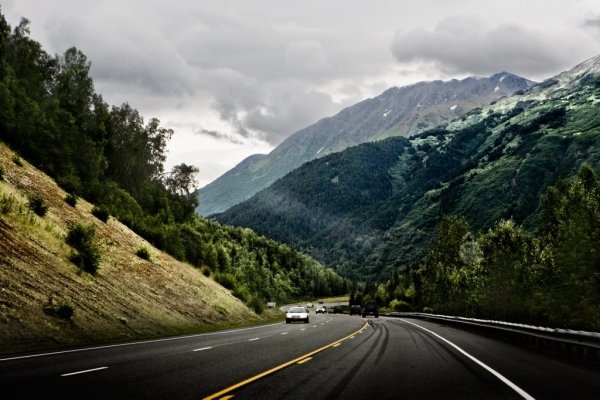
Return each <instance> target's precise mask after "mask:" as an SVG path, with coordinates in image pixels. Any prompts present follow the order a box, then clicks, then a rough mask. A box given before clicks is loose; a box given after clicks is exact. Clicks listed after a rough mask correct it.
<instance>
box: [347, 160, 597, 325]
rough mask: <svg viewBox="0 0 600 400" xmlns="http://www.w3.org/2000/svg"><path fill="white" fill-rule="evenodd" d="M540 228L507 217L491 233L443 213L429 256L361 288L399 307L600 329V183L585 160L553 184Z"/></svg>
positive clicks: (360, 293) (359, 292)
mask: <svg viewBox="0 0 600 400" xmlns="http://www.w3.org/2000/svg"><path fill="white" fill-rule="evenodd" d="M540 208H541V210H540V217H539V219H540V221H539V228H538V229H537V231H536V232H535V233H531V232H527V231H526V230H524V229H523V228H522V227H521V226H519V225H518V224H516V223H515V222H514V221H512V220H510V219H509V220H502V221H500V222H498V223H497V224H496V225H495V226H494V227H493V228H491V229H489V230H488V231H487V232H483V233H476V232H472V231H470V229H469V226H468V224H467V222H466V220H465V219H464V218H462V217H460V216H445V217H444V218H443V219H442V221H441V222H440V224H439V225H438V228H437V234H436V238H435V240H434V241H433V244H432V245H431V247H430V248H429V251H428V254H427V257H426V259H425V260H424V262H423V263H422V264H421V265H420V266H419V267H418V268H414V269H409V270H406V271H402V272H395V273H394V274H392V276H391V277H390V278H389V279H387V280H386V281H385V282H382V283H379V284H371V285H367V287H366V288H362V289H361V288H359V289H358V290H357V291H356V295H355V297H359V296H360V297H363V296H369V297H370V298H375V299H376V300H377V301H378V302H379V303H380V304H382V305H388V306H389V307H390V308H392V309H396V310H399V311H408V310H421V311H428V312H436V313H442V314H454V315H461V316H469V317H481V318H489V319H499V320H506V321H513V322H523V323H533V324H541V325H546V326H554V327H568V328H573V329H587V330H593V331H598V330H600V252H599V251H598V243H599V240H600V181H598V180H597V179H596V176H595V174H594V172H593V170H592V168H590V167H589V166H587V165H584V166H583V167H581V169H580V170H579V173H578V174H577V175H576V176H575V177H574V178H572V179H570V180H561V181H559V182H558V183H557V184H556V185H555V186H552V187H550V188H549V189H548V190H547V191H546V193H545V194H544V196H543V197H542V199H541V202H540Z"/></svg>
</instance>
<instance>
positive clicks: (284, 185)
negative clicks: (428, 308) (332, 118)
mask: <svg viewBox="0 0 600 400" xmlns="http://www.w3.org/2000/svg"><path fill="white" fill-rule="evenodd" d="M598 62H600V61H598ZM561 79H562V81H561V82H560V84H557V83H554V84H552V82H558V81H557V80H556V79H555V80H550V81H549V82H544V83H542V84H540V85H537V86H534V87H532V88H531V89H529V90H528V91H526V92H520V93H517V94H516V95H515V96H512V97H507V98H504V99H501V100H498V102H497V104H492V105H490V106H489V107H487V108H484V109H478V110H473V111H471V112H469V113H467V114H465V115H464V116H463V117H462V118H460V119H458V120H455V121H453V122H451V123H448V124H446V125H442V126H439V127H438V128H436V129H430V130H427V131H425V132H422V133H420V134H418V135H415V136H412V137H410V138H390V139H387V140H384V141H379V142H374V143H367V144H363V145H360V146H356V147H354V148H350V149H347V150H344V151H342V152H339V153H334V154H330V155H327V156H325V157H323V158H321V159H317V160H314V161H311V162H309V163H306V164H304V165H303V166H301V167H299V168H298V169H296V170H294V171H292V172H291V173H289V174H288V175H286V176H285V177H283V178H281V179H280V180H279V181H277V182H275V183H274V184H273V185H271V186H270V187H269V188H267V189H265V190H263V191H262V192H260V193H258V194H256V195H255V196H254V197H252V198H251V199H249V200H247V201H245V202H243V203H241V204H238V205H236V206H234V207H232V208H231V209H229V210H227V211H226V212H224V213H222V214H220V215H217V216H216V219H217V220H218V221H220V222H222V223H227V224H232V225H236V226H246V227H249V228H251V229H253V230H255V231H256V232H258V233H260V234H264V235H267V236H269V237H272V238H274V239H276V240H279V241H282V242H284V243H288V244H290V245H293V246H295V247H298V248H300V249H302V250H303V251H305V252H307V253H308V254H311V255H312V256H313V257H315V258H316V259H317V260H319V261H321V262H324V263H326V264H327V265H330V266H332V267H334V268H335V269H336V270H337V271H338V273H340V274H342V275H344V276H349V277H353V278H356V279H359V280H365V281H368V280H370V281H377V280H379V279H380V277H381V276H388V275H389V274H390V273H391V272H393V271H394V270H397V269H406V268H414V267H416V266H417V265H418V264H419V263H421V262H422V260H423V259H424V258H425V257H426V255H427V249H428V248H429V246H430V245H431V243H432V241H433V238H434V236H435V235H434V232H435V227H436V226H437V225H438V224H439V222H440V220H441V218H442V217H443V216H444V215H460V216H462V217H464V218H465V219H466V221H467V222H468V223H469V225H470V226H471V228H472V229H473V230H474V231H475V232H480V231H485V230H487V229H489V228H492V227H494V226H495V225H496V224H497V223H498V221H500V220H502V219H513V220H514V221H515V222H516V223H518V224H522V225H523V227H524V228H525V229H526V230H527V231H531V232H535V231H536V230H537V229H538V225H539V217H540V207H539V202H540V196H541V195H542V194H543V193H544V192H545V190H546V189H547V188H548V187H549V186H550V185H554V184H555V183H556V182H557V181H558V180H559V179H561V178H566V177H570V176H574V175H575V174H577V171H578V169H579V168H580V167H581V165H583V164H584V163H587V164H589V165H590V166H591V167H592V168H593V169H594V170H595V171H600V152H599V149H600V114H599V113H598V112H597V110H598V106H597V100H596V99H598V98H600V85H599V84H598V83H599V82H600V80H599V79H598V76H597V73H596V70H595V69H593V68H588V69H586V68H581V69H578V70H577V72H576V73H565V76H562V77H561Z"/></svg>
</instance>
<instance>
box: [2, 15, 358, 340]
mask: <svg viewBox="0 0 600 400" xmlns="http://www.w3.org/2000/svg"><path fill="white" fill-rule="evenodd" d="M90 66H91V63H90V61H88V60H87V58H86V56H85V55H84V54H83V52H82V51H80V50H78V49H76V48H70V49H68V50H67V51H66V52H65V53H64V54H63V55H61V56H51V55H49V54H48V53H46V52H45V51H44V49H43V48H42V46H41V45H40V44H39V43H38V42H36V41H35V40H33V39H31V38H30V37H29V23H28V21H27V20H22V21H21V23H20V24H19V25H18V26H16V27H15V28H14V29H13V28H11V27H10V26H9V25H8V24H7V23H6V20H5V19H4V17H3V16H2V15H0V146H1V149H2V152H1V153H2V154H1V155H2V157H1V158H0V189H1V190H0V226H1V232H0V233H1V236H0V238H1V240H0V246H2V247H1V251H0V265H1V266H2V267H3V268H0V282H2V290H1V291H0V329H4V328H6V329H9V330H10V333H7V335H6V336H4V335H2V337H3V338H5V337H6V338H10V340H17V339H18V337H19V336H22V337H23V338H25V339H24V341H25V342H24V343H29V342H27V340H28V339H27V338H32V337H35V335H38V334H39V335H46V336H45V339H44V340H52V339H51V337H52V335H54V333H53V332H54V331H53V330H54V329H55V328H56V329H57V330H60V329H61V328H60V327H61V326H62V325H55V324H53V323H52V322H48V321H55V320H52V319H44V318H45V317H44V318H40V314H41V313H43V310H42V308H43V305H44V302H47V301H49V300H52V301H59V300H61V299H62V300H65V310H68V309H72V307H70V306H69V304H71V302H70V301H67V300H68V299H71V300H73V302H74V304H73V305H74V306H75V314H74V317H73V318H78V312H77V309H80V310H82V311H81V315H82V317H81V318H83V319H84V320H85V321H79V322H77V320H76V322H77V325H76V327H77V329H81V330H82V332H83V333H82V340H84V339H85V338H88V339H90V338H97V339H106V338H108V337H111V338H112V339H115V338H116V337H115V336H114V335H120V334H121V333H120V332H121V325H119V324H123V323H124V322H119V318H121V315H122V314H127V313H126V311H125V310H127V309H128V308H130V309H131V310H133V311H131V312H132V313H135V312H137V311H135V310H138V309H137V307H140V309H139V310H138V311H139V313H140V319H138V317H135V318H134V317H128V316H127V315H128V314H127V315H125V316H123V318H124V321H128V320H129V321H130V320H133V319H135V320H136V321H138V322H141V321H142V320H143V319H144V318H148V322H147V324H148V325H153V324H154V325H156V326H155V327H154V328H148V329H146V328H145V327H144V325H143V324H141V325H137V326H138V327H135V326H133V327H132V328H131V329H133V330H132V331H131V332H133V333H134V335H133V336H136V337H141V336H143V335H159V334H167V333H169V332H176V331H178V330H185V329H188V328H190V329H197V328H198V327H199V326H206V325H211V324H213V323H216V322H223V321H225V320H228V319H231V320H239V319H244V318H246V317H248V316H252V311H250V310H249V309H247V308H246V307H245V306H244V304H243V303H245V305H247V306H249V307H251V308H252V310H253V311H255V312H256V313H260V312H261V311H262V310H263V308H264V306H265V304H266V302H267V301H277V302H283V301H291V300H293V299H296V298H298V297H300V296H313V295H314V296H326V295H333V294H340V293H344V292H346V291H347V287H346V285H347V283H346V281H345V280H344V279H342V278H341V277H340V276H338V275H337V274H336V273H335V272H334V271H333V270H331V269H329V268H325V266H323V265H322V264H320V263H318V262H317V261H315V260H314V259H312V258H311V257H309V256H306V255H304V254H302V253H300V252H298V251H297V250H295V249H293V248H290V247H289V246H287V245H284V244H281V243H277V242H275V241H273V240H271V239H268V238H265V237H263V236H259V235H257V234H255V233H254V232H252V231H251V230H249V229H242V228H233V227H225V226H221V225H219V224H217V223H215V222H211V221H207V220H205V219H202V218H200V217H198V216H197V215H196V214H195V213H194V208H195V206H196V205H197V202H196V200H195V197H193V196H191V195H190V192H191V191H193V185H192V184H191V182H193V181H194V168H193V167H191V166H187V165H185V164H181V165H179V166H176V167H175V168H174V169H173V170H172V171H165V169H164V162H165V159H166V145H167V142H168V140H169V139H170V138H171V136H172V135H173V134H175V133H174V132H173V131H172V130H170V129H167V128H164V127H162V126H161V125H160V121H158V120H157V119H155V118H152V119H150V120H147V121H145V120H144V118H143V117H142V116H141V115H140V114H139V112H138V111H137V110H135V108H133V107H132V106H130V105H129V104H127V103H125V104H122V105H121V106H112V107H111V106H109V105H108V104H107V103H106V102H104V100H103V99H102V96H101V95H100V94H98V93H97V92H96V91H95V89H94V83H93V81H92V78H91V77H90V76H89V71H90ZM34 167H35V168H34ZM42 172H43V173H42ZM3 180H4V181H3ZM2 181H3V182H2ZM81 199H85V201H83V200H81ZM91 204H94V206H92V205H91ZM73 207H74V208H73ZM46 212H47V215H46ZM90 212H92V213H93V215H94V217H91V216H90ZM38 213H39V214H38ZM57 214H58V215H57ZM98 221H103V222H98ZM117 221H119V222H120V223H118V222H117ZM121 223H122V224H123V225H121ZM113 227H114V229H112V228H113ZM46 229H47V230H48V232H44V230H46ZM123 232H127V233H128V235H130V236H128V235H126V236H123V235H122V233H123ZM132 232H135V233H136V234H137V235H139V236H136V235H134V234H133V233H132ZM94 237H97V238H99V241H98V242H96V241H94V240H93V238H94ZM142 238H143V239H144V240H146V241H147V245H143V243H144V241H143V240H142ZM123 246H124V247H123ZM151 246H153V247H151ZM161 252H164V253H166V254H169V255H170V256H172V257H173V258H174V259H170V261H169V265H175V266H170V267H168V268H167V267H164V268H163V264H162V262H163V260H167V259H169V257H168V256H167V255H166V254H162V253H161ZM138 253H139V254H138ZM143 260H146V261H148V262H145V261H143ZM175 260H178V261H180V262H186V263H187V266H185V265H184V264H182V263H180V262H176V261H175ZM159 264H160V265H159ZM4 266H6V268H4ZM184 268H187V269H188V270H189V271H188V270H186V271H183V270H182V269H184ZM130 269H133V270H134V271H133V272H131V271H130ZM202 275H204V276H202ZM180 276H182V277H183V278H181V279H184V278H185V279H184V280H185V282H184V281H182V280H181V279H180ZM186 277H188V278H189V279H188V278H186ZM206 277H210V278H211V279H213V280H214V281H216V282H218V283H219V284H221V285H222V286H224V287H225V288H226V289H228V290H229V291H230V292H231V294H232V295H233V296H235V297H237V298H238V299H239V300H241V301H242V302H241V303H240V302H238V301H237V300H235V299H234V298H233V297H232V296H231V295H230V294H228V293H227V291H225V290H223V289H222V288H220V287H219V286H218V285H217V284H216V283H214V282H210V281H209V280H207V278H206ZM32 280H35V282H33V283H32V282H31V281H32ZM120 280H121V281H120ZM138 281H139V282H138ZM61 282H63V283H65V284H67V283H68V288H67V287H65V288H64V291H63V290H62V289H61V286H60V285H61ZM203 287H207V288H212V289H210V290H208V289H207V291H206V296H200V297H196V291H197V290H198V291H202V290H203ZM7 288H8V289H7ZM211 291H215V293H217V291H218V293H217V294H215V295H214V296H213V297H214V299H213V298H212V297H210V296H211V294H210V293H211ZM142 292H143V293H145V294H141V295H142V296H146V297H144V298H140V299H138V298H137V297H136V296H137V295H138V293H142ZM88 295H89V296H91V297H86V296H88ZM94 296H96V297H94ZM101 296H106V297H110V299H108V298H105V297H101ZM50 297H52V299H50ZM166 297H169V298H166ZM209 297H210V299H209ZM187 298H189V302H191V303H193V304H192V305H190V306H189V307H188V305H187V303H186V302H187V301H188V300H186V299H187ZM62 300H61V301H62ZM138 300H139V304H135V303H136V301H138ZM213 300H214V301H213ZM52 301H50V303H49V307H50V311H51V314H54V311H53V310H54V307H55V306H56V307H59V308H60V306H61V305H60V304H54V303H53V302H52ZM95 301H102V302H103V303H105V304H104V305H106V306H107V307H108V309H107V310H106V311H103V310H102V309H101V308H102V307H103V305H99V306H94V305H93V304H94V302H95ZM152 302H156V303H157V305H156V307H155V308H156V310H152V309H151V308H152V307H150V304H151V303H152ZM230 302H231V303H232V304H233V305H232V306H230V305H229V303H230ZM200 303H201V304H200ZM178 305H181V308H178ZM196 305H197V306H198V307H196V308H195V309H194V310H192V311H190V310H189V308H193V307H195V306H196ZM163 306H164V307H163ZM142 308H144V310H142ZM146 308H147V310H146ZM155 311H156V313H157V314H153V313H154V312H155ZM94 312H97V314H95V315H94V316H92V314H93V313H94ZM30 313H31V317H32V318H33V319H31V320H30V319H27V318H29V317H26V316H27V315H29V314H30ZM167 314H168V315H167ZM41 315H42V317H43V314H41ZM165 315H166V316H165ZM163 316H164V318H166V320H165V322H164V324H163V323H162V322H160V321H162V318H163ZM51 317H55V315H51ZM22 321H26V322H23V323H21V322H22ZM115 321H116V322H115ZM2 323H4V324H6V325H2ZM47 323H50V324H51V325H52V326H51V328H50V329H49V330H48V329H45V326H46V325H47ZM84 323H85V324H88V323H89V326H88V325H85V326H83V325H84ZM132 323H133V322H132ZM35 324H39V325H37V326H34V325H35ZM104 324H106V326H107V327H108V328H106V329H104ZM136 324H137V322H136ZM178 324H180V325H178ZM155 328H156V329H155ZM69 329H70V328H69ZM96 330H97V331H96ZM125 331H127V332H129V330H128V328H127V329H125ZM7 332H8V331H7ZM70 333H71V334H76V333H77V331H76V330H71V331H70ZM57 335H58V336H61V334H59V333H57Z"/></svg>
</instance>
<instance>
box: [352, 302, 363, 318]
mask: <svg viewBox="0 0 600 400" xmlns="http://www.w3.org/2000/svg"><path fill="white" fill-rule="evenodd" d="M354 314H356V315H361V314H362V309H361V308H360V305H359V304H352V305H351V306H350V315H354Z"/></svg>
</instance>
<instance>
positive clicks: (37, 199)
mask: <svg viewBox="0 0 600 400" xmlns="http://www.w3.org/2000/svg"><path fill="white" fill-rule="evenodd" d="M28 207H29V209H30V210H31V211H33V212H34V213H36V214H37V215H39V216H40V217H43V216H44V215H46V212H47V211H48V205H47V204H46V201H45V200H44V198H43V197H42V196H40V195H39V194H33V195H31V196H29V203H28Z"/></svg>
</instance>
